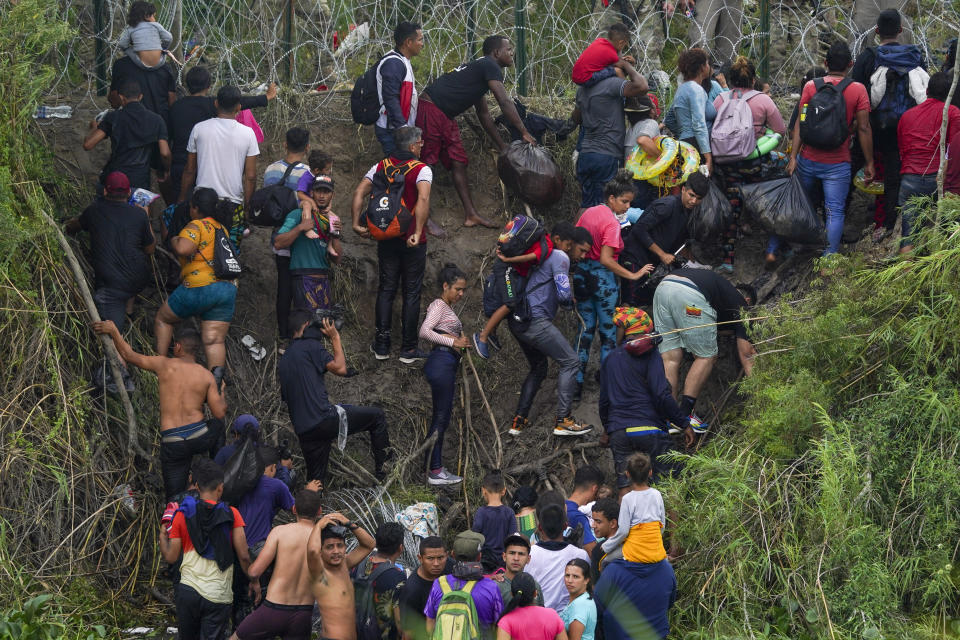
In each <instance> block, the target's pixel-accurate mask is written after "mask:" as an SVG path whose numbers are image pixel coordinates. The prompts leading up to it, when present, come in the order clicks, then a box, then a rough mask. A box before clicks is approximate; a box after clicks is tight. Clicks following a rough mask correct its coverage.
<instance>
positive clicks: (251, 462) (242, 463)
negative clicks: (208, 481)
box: [221, 429, 264, 505]
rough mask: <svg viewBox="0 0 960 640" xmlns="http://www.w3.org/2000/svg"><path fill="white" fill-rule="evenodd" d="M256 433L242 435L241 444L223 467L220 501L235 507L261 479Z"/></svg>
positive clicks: (260, 462)
mask: <svg viewBox="0 0 960 640" xmlns="http://www.w3.org/2000/svg"><path fill="white" fill-rule="evenodd" d="M256 437H257V432H256V431H254V430H253V429H250V430H249V431H247V432H246V433H244V439H243V442H242V443H241V444H240V446H239V447H237V450H236V451H234V452H233V455H231V456H230V457H229V458H227V461H226V462H225V463H224V465H223V496H222V497H221V500H223V501H224V502H229V503H230V504H233V505H237V504H239V503H240V500H241V499H242V498H243V496H245V495H247V494H248V493H250V492H251V491H253V490H254V489H256V488H257V484H258V483H259V482H260V478H261V477H263V469H264V464H263V458H262V457H261V456H260V449H259V448H258V447H257V443H256Z"/></svg>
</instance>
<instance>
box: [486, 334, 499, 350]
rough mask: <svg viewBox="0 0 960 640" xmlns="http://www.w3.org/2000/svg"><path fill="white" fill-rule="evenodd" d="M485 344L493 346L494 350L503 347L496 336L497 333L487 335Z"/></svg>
mask: <svg viewBox="0 0 960 640" xmlns="http://www.w3.org/2000/svg"><path fill="white" fill-rule="evenodd" d="M487 344H488V345H490V346H491V347H493V348H494V350H496V351H500V350H502V349H503V345H502V344H500V338H498V337H497V334H495V333H491V334H490V335H488V336H487Z"/></svg>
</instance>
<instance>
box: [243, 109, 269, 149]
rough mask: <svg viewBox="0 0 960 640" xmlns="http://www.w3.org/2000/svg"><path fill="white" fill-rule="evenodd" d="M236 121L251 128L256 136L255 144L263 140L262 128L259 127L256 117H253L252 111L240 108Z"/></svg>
mask: <svg viewBox="0 0 960 640" xmlns="http://www.w3.org/2000/svg"><path fill="white" fill-rule="evenodd" d="M237 122H239V123H240V124H242V125H244V126H247V127H250V128H251V129H253V134H254V135H255V136H257V144H260V143H261V142H263V129H261V128H260V124H259V123H258V122H257V119H256V118H254V117H253V111H250V109H241V110H240V113H238V114H237Z"/></svg>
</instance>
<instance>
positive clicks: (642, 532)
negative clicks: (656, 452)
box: [603, 453, 667, 564]
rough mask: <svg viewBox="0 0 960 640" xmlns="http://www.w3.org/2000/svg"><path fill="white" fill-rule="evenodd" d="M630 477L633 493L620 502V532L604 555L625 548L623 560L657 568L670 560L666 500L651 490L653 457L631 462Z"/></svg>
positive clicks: (606, 543) (607, 542) (607, 544)
mask: <svg viewBox="0 0 960 640" xmlns="http://www.w3.org/2000/svg"><path fill="white" fill-rule="evenodd" d="M627 476H629V478H630V481H631V482H632V483H633V490H632V491H631V492H630V493H628V494H627V495H625V496H623V499H622V500H621V501H620V518H619V519H618V520H619V528H618V529H617V532H616V533H615V534H614V535H612V536H610V537H609V538H607V539H606V540H605V541H604V543H603V552H604V553H610V552H611V551H613V550H614V549H616V548H617V547H620V546H623V559H624V560H627V561H628V562H643V563H647V564H655V563H657V562H660V561H661V560H663V559H664V558H666V557H667V551H666V549H664V546H663V528H664V527H665V526H666V525H667V516H666V512H665V510H664V507H663V496H662V495H661V494H660V492H659V491H657V490H656V489H654V488H652V487H651V486H650V478H651V477H652V476H653V464H651V462H650V456H648V455H647V454H645V453H635V454H633V455H632V456H630V459H629V460H627Z"/></svg>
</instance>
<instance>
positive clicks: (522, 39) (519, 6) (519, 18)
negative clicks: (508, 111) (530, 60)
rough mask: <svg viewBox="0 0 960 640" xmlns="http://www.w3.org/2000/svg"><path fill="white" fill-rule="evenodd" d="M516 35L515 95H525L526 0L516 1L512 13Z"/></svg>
mask: <svg viewBox="0 0 960 640" xmlns="http://www.w3.org/2000/svg"><path fill="white" fill-rule="evenodd" d="M513 14H514V15H513V22H514V28H515V29H516V33H517V93H519V94H520V95H521V96H525V95H527V0H516V4H514V11H513Z"/></svg>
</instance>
